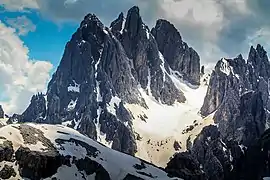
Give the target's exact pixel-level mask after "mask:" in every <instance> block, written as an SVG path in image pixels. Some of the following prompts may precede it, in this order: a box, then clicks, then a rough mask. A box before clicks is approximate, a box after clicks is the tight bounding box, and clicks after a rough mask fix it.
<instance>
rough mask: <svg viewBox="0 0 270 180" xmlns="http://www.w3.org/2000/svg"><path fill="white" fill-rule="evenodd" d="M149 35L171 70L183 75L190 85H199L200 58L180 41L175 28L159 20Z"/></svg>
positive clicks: (167, 22)
mask: <svg viewBox="0 0 270 180" xmlns="http://www.w3.org/2000/svg"><path fill="white" fill-rule="evenodd" d="M151 33H152V34H153V35H154V37H155V39H156V41H157V44H158V48H159V51H160V52H161V53H162V54H163V56H164V58H165V59H166V61H167V62H168V63H169V65H170V67H171V68H172V70H174V71H178V72H179V73H181V74H183V77H184V79H185V80H187V81H189V82H190V83H192V84H194V85H199V84H200V57H199V55H198V53H197V52H196V51H195V50H194V49H193V48H191V47H189V46H188V45H187V43H185V42H184V41H183V40H182V37H181V35H180V33H179V32H178V30H177V29H176V28H175V26H174V25H173V24H171V23H170V22H169V21H167V20H164V19H159V20H158V21H157V22H156V26H155V27H154V28H153V29H152V31H151Z"/></svg>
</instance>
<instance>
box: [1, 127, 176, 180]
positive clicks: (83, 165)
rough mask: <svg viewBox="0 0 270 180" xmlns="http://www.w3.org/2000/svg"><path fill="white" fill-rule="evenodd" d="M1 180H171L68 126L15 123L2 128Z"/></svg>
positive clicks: (156, 169) (161, 172)
mask: <svg viewBox="0 0 270 180" xmlns="http://www.w3.org/2000/svg"><path fill="white" fill-rule="evenodd" d="M0 179H31V180H40V179H44V180H49V179H53V180H68V179H70V180H71V179H72V180H75V179H77V180H144V179H149V180H150V179H157V180H166V179H170V178H169V177H168V176H167V173H165V172H164V171H163V170H162V169H159V168H157V167H155V166H154V165H151V164H149V163H147V162H145V161H143V160H140V159H136V158H134V157H132V156H130V155H126V154H123V153H120V152H118V151H114V150H112V149H110V148H107V147H105V146H104V145H101V144H99V143H97V142H95V141H94V140H92V139H90V138H88V137H85V136H83V135H82V134H80V133H78V132H77V131H75V130H73V129H70V128H67V127H65V126H62V125H42V124H39V125H38V124H21V125H18V124H14V125H8V126H5V127H2V128H1V129H0ZM173 179H177V178H173Z"/></svg>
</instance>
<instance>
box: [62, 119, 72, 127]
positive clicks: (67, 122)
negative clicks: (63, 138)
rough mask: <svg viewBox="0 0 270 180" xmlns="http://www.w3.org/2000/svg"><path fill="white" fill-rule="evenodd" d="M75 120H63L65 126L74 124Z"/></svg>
mask: <svg viewBox="0 0 270 180" xmlns="http://www.w3.org/2000/svg"><path fill="white" fill-rule="evenodd" d="M72 122H73V120H70V121H65V122H62V125H64V126H70V125H72Z"/></svg>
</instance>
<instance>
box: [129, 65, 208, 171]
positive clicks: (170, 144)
mask: <svg viewBox="0 0 270 180" xmlns="http://www.w3.org/2000/svg"><path fill="white" fill-rule="evenodd" d="M164 72H165V73H167V74H168V75H169V78H171V80H172V81H173V82H174V84H175V86H176V87H177V88H178V89H179V90H181V91H182V92H184V95H185V97H186V102H185V103H177V102H176V103H175V104H174V105H172V106H169V105H165V104H162V103H160V102H158V101H157V100H156V99H155V98H153V97H152V96H151V94H150V95H147V94H146V92H145V90H143V89H140V93H141V94H142V96H143V98H144V99H145V102H146V104H147V106H148V107H147V108H144V107H142V106H139V105H136V104H126V108H127V109H128V110H129V111H130V112H132V114H133V117H134V118H135V119H134V121H133V125H134V130H135V132H136V134H137V140H136V143H137V146H138V152H137V153H136V156H137V157H140V158H142V159H144V160H146V161H149V162H152V163H154V164H156V165H158V166H162V167H165V166H166V164H167V162H168V161H169V158H170V157H172V155H173V154H174V153H175V152H176V151H180V152H182V151H185V150H186V142H187V139H188V138H189V137H190V138H191V139H194V138H195V136H196V135H197V134H198V133H199V132H200V131H201V129H202V128H203V127H205V126H207V125H210V124H213V121H212V115H210V116H208V117H206V118H202V117H201V115H200V114H199V111H200V108H201V106H202V104H203V100H204V97H205V94H206V91H207V83H208V80H207V78H208V77H209V75H208V74H209V73H206V74H205V75H204V76H203V77H202V78H201V79H202V80H201V81H202V82H201V85H200V86H192V85H190V84H189V83H187V82H185V81H183V80H182V79H181V77H180V75H179V74H178V73H176V72H173V71H171V72H170V73H168V72H166V70H165V69H164ZM176 144H179V145H180V147H179V148H178V149H176V148H175V145H176Z"/></svg>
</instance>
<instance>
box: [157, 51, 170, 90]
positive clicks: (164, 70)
mask: <svg viewBox="0 0 270 180" xmlns="http://www.w3.org/2000/svg"><path fill="white" fill-rule="evenodd" d="M158 55H159V59H160V60H161V64H160V68H161V70H162V73H163V88H164V83H165V81H166V74H168V73H167V71H166V69H165V60H164V57H163V55H162V53H161V52H160V51H159V52H158Z"/></svg>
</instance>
